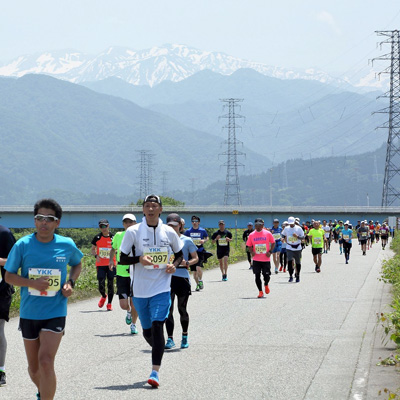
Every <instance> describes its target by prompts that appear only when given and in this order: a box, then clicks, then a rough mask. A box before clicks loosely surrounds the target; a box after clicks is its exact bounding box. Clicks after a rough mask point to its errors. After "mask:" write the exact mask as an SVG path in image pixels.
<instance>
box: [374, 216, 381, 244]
mask: <svg viewBox="0 0 400 400" xmlns="http://www.w3.org/2000/svg"><path fill="white" fill-rule="evenodd" d="M374 231H375V240H376V243H379V236H380V232H381V225H380V224H379V221H376V222H375V227H374Z"/></svg>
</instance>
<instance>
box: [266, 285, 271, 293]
mask: <svg viewBox="0 0 400 400" xmlns="http://www.w3.org/2000/svg"><path fill="white" fill-rule="evenodd" d="M269 292H270V290H269V286H268V285H265V294H269Z"/></svg>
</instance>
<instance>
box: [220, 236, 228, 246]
mask: <svg viewBox="0 0 400 400" xmlns="http://www.w3.org/2000/svg"><path fill="white" fill-rule="evenodd" d="M218 244H219V245H220V246H228V242H227V240H226V238H222V239H219V240H218Z"/></svg>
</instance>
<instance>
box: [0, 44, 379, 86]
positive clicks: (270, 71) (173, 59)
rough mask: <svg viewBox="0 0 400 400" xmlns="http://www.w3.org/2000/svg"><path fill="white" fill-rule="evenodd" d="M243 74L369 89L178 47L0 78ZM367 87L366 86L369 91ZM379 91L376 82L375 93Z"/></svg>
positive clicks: (139, 79)
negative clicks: (247, 71)
mask: <svg viewBox="0 0 400 400" xmlns="http://www.w3.org/2000/svg"><path fill="white" fill-rule="evenodd" d="M240 68H252V69H254V70H256V71H258V72H260V73H262V74H264V75H266V76H270V77H275V78H280V79H307V80H316V81H320V82H323V83H330V84H334V85H340V86H343V85H345V84H351V85H354V86H357V83H358V84H359V86H365V84H364V83H363V82H350V80H348V79H345V78H344V79H336V78H333V77H332V76H330V75H329V74H327V73H325V72H323V71H318V70H315V69H307V70H301V69H287V68H282V67H274V66H269V65H266V64H262V63H257V62H252V61H247V60H243V59H240V58H236V57H232V56H229V55H227V54H224V53H220V52H208V51H201V50H197V49H195V48H192V47H188V46H184V45H177V44H173V45H170V44H167V45H164V46H161V47H153V48H151V49H146V50H139V51H135V50H132V49H129V48H122V47H110V48H109V49H108V50H106V51H104V52H102V53H100V54H98V55H96V56H90V55H88V54H84V53H80V52H78V51H73V50H65V51H55V52H47V53H42V54H35V55H25V56H20V57H17V58H16V59H14V60H12V61H11V62H9V63H6V64H4V65H2V66H0V75H2V76H10V77H12V76H14V77H21V76H23V75H25V74H28V73H34V74H47V75H51V76H53V77H56V78H60V79H64V80H68V81H70V82H74V83H80V82H88V81H98V80H102V79H106V78H109V77H117V78H120V79H123V80H125V81H127V82H129V83H131V84H134V85H150V86H154V85H156V84H158V83H160V82H162V81H164V80H170V81H173V82H178V81H180V80H183V79H185V78H187V77H189V76H191V75H193V74H195V73H196V72H199V71H201V70H205V69H209V70H211V71H214V72H217V73H220V74H223V75H230V74H232V73H233V72H235V71H236V70H238V69H240ZM369 82H370V81H368V82H367V83H366V85H367V86H370V84H369ZM381 84H382V85H383V82H381ZM379 86H380V85H379V84H378V83H377V82H374V87H375V88H377V87H378V88H379Z"/></svg>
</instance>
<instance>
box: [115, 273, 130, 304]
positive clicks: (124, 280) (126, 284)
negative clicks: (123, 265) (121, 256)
mask: <svg viewBox="0 0 400 400" xmlns="http://www.w3.org/2000/svg"><path fill="white" fill-rule="evenodd" d="M117 294H118V297H119V299H120V300H122V299H126V298H127V297H132V293H131V278H130V277H129V276H118V275H117ZM124 295H125V296H124Z"/></svg>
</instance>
